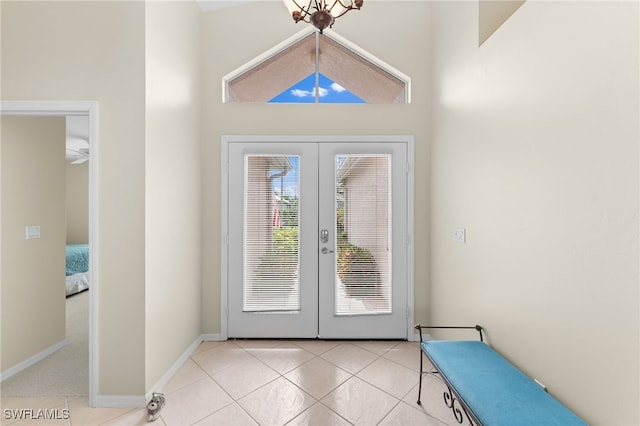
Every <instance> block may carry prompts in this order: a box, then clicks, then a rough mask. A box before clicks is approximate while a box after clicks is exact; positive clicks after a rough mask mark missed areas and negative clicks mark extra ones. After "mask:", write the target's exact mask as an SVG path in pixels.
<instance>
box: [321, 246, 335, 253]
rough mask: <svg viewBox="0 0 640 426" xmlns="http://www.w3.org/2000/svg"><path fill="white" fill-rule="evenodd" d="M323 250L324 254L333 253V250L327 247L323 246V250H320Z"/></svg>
mask: <svg viewBox="0 0 640 426" xmlns="http://www.w3.org/2000/svg"><path fill="white" fill-rule="evenodd" d="M320 251H321V252H322V254H327V253H333V250H329V249H328V248H326V247H322V250H320Z"/></svg>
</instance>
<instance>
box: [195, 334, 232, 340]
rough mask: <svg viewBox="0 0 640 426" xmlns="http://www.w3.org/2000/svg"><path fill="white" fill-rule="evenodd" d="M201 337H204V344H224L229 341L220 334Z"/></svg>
mask: <svg viewBox="0 0 640 426" xmlns="http://www.w3.org/2000/svg"><path fill="white" fill-rule="evenodd" d="M200 337H202V341H203V342H224V341H225V340H227V339H226V338H225V337H224V336H222V334H220V333H218V334H202V335H201V336H200Z"/></svg>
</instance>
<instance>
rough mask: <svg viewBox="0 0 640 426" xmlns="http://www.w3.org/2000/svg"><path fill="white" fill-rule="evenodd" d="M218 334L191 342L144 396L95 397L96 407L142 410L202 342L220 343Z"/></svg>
mask: <svg viewBox="0 0 640 426" xmlns="http://www.w3.org/2000/svg"><path fill="white" fill-rule="evenodd" d="M224 340H226V339H224V338H223V337H222V336H221V335H220V334H201V335H200V336H198V338H196V340H194V341H193V343H192V344H191V345H189V347H188V348H187V350H185V351H184V353H183V354H182V355H181V356H180V357H179V358H178V359H177V360H176V361H175V362H174V363H173V365H171V367H170V368H169V369H168V370H167V372H166V373H164V374H163V375H162V377H161V378H160V379H159V380H158V381H157V382H156V384H155V385H154V386H152V387H151V389H150V390H149V391H148V392H147V393H146V394H145V395H97V396H96V407H104V408H106V407H110V408H128V407H131V408H143V407H146V405H147V402H148V401H149V400H150V399H151V397H152V396H153V393H154V392H158V391H161V390H162V388H163V387H165V385H166V384H167V383H168V382H169V380H171V378H172V377H173V376H174V375H175V374H176V373H177V372H178V370H180V368H181V367H182V366H183V365H184V363H185V362H187V360H188V359H189V358H191V355H193V353H194V352H195V351H196V349H198V346H200V343H202V342H220V341H224Z"/></svg>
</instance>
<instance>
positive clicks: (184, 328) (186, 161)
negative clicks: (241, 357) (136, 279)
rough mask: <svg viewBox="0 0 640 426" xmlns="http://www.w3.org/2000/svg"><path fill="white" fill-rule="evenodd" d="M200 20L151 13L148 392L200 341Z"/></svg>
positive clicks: (173, 7)
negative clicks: (189, 348) (191, 346)
mask: <svg viewBox="0 0 640 426" xmlns="http://www.w3.org/2000/svg"><path fill="white" fill-rule="evenodd" d="M200 18H201V12H200V9H199V8H198V6H197V5H196V3H195V2H182V1H179V2H150V3H148V4H147V8H146V62H147V68H146V89H147V97H146V113H147V119H146V158H147V165H146V169H145V171H146V173H145V181H146V209H145V211H146V216H145V226H146V243H145V255H146V268H145V269H146V274H145V275H146V306H145V310H146V333H145V339H146V361H145V367H146V388H147V389H148V390H152V389H151V387H152V386H153V385H154V384H155V383H157V381H158V380H159V379H160V378H161V377H162V375H163V374H164V373H166V372H167V370H168V369H169V368H170V367H171V365H172V364H173V363H174V362H175V361H176V360H177V359H178V358H179V357H180V355H182V354H183V353H184V352H185V350H186V349H187V348H188V347H189V346H190V345H191V344H192V343H193V342H194V341H195V340H196V338H198V337H199V336H200V289H201V280H200V251H201V249H200V244H201V243H200V233H201V232H200V230H201V220H200V216H201V201H200V200H201V183H200V182H201V175H200V169H201V168H200V164H201V161H200V99H201V91H202V87H201V84H200Z"/></svg>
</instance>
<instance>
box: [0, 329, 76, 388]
mask: <svg viewBox="0 0 640 426" xmlns="http://www.w3.org/2000/svg"><path fill="white" fill-rule="evenodd" d="M67 343H69V342H67V339H63V340H61V341H59V342H58V343H56V344H54V345H52V346H49V347H48V348H46V349H45V350H43V351H41V352H39V353H37V354H35V355H34V356H32V357H31V358H27V359H25V360H24V361H22V362H20V363H19V364H16V365H14V366H13V367H11V368H8V369H7V370H6V371H3V372H2V373H0V383H2V382H4V381H5V380H7V379H8V378H9V377H13V376H15V375H16V374H18V373H21V372H22V371H24V370H26V369H27V368H29V367H31V366H32V365H34V364H36V363H38V362H40V361H42V360H43V359H45V358H46V357H48V356H49V355H51V354H52V353H54V352H57V351H59V350H60V349H62V348H64V347H65V346H67Z"/></svg>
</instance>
